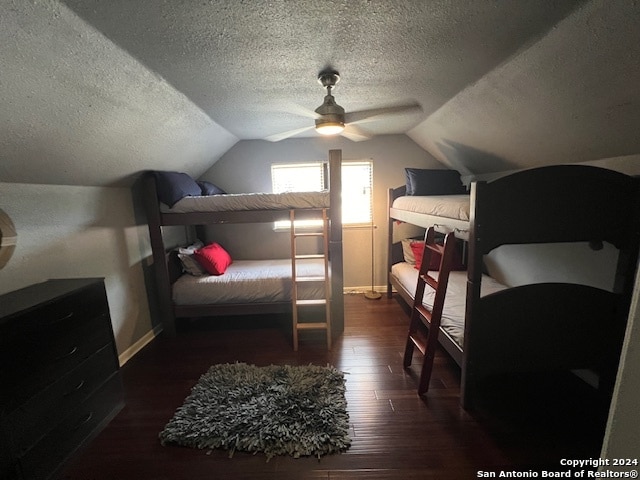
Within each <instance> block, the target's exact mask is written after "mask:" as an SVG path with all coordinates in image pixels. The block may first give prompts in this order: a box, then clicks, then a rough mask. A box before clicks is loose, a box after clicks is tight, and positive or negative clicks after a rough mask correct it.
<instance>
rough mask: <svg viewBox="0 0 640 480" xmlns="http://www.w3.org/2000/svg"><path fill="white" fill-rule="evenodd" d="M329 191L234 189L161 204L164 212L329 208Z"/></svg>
mask: <svg viewBox="0 0 640 480" xmlns="http://www.w3.org/2000/svg"><path fill="white" fill-rule="evenodd" d="M329 203H330V201H329V191H328V190H323V191H321V192H285V193H233V194H224V195H208V196H193V197H184V198H182V199H181V200H178V202H177V203H175V204H174V205H173V207H171V208H169V206H167V205H165V204H164V203H161V204H160V211H161V212H162V213H192V212H234V211H248V210H289V209H301V208H329Z"/></svg>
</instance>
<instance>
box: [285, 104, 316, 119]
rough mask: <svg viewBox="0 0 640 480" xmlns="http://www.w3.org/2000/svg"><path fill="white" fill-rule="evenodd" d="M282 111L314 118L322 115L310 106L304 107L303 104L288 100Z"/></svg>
mask: <svg viewBox="0 0 640 480" xmlns="http://www.w3.org/2000/svg"><path fill="white" fill-rule="evenodd" d="M282 111H283V112H286V113H292V114H294V115H299V116H301V117H307V118H313V119H316V118H319V117H320V115H319V114H318V113H316V112H315V111H313V110H311V109H310V108H307V107H303V106H302V105H298V104H297V103H289V102H287V103H286V104H285V105H284V106H283V108H282Z"/></svg>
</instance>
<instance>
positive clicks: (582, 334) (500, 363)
mask: <svg viewBox="0 0 640 480" xmlns="http://www.w3.org/2000/svg"><path fill="white" fill-rule="evenodd" d="M449 175H452V176H453V177H455V176H456V175H457V173H456V172H453V173H450V174H449ZM458 182H459V180H458ZM453 183H454V187H455V188H452V189H451V193H452V199H453V197H457V196H459V193H460V192H459V185H458V184H457V183H456V182H453ZM406 191H407V186H402V187H400V188H396V189H390V190H389V199H388V200H389V208H388V212H389V215H388V220H389V222H388V223H389V250H388V259H389V269H388V290H387V294H388V296H389V297H391V295H392V289H393V288H395V289H396V291H397V292H398V294H399V295H400V297H402V298H403V299H404V300H405V301H406V302H407V303H409V304H411V302H412V301H413V295H414V291H415V283H412V282H413V279H412V278H416V279H417V273H414V274H413V275H414V277H411V275H410V274H407V271H408V270H411V268H412V267H409V269H407V268H406V265H405V266H404V269H403V266H402V265H401V264H402V263H404V262H403V254H402V248H401V244H400V242H398V241H397V239H396V238H394V226H395V225H396V224H397V222H410V223H412V224H414V225H418V226H420V227H424V228H428V227H429V226H432V225H438V227H437V228H439V229H441V230H442V231H453V232H455V234H456V236H457V237H459V238H460V239H462V240H463V241H464V244H465V245H466V246H467V258H466V264H467V270H466V272H451V275H450V277H449V283H448V289H447V297H446V300H445V305H444V314H443V326H441V331H440V334H439V337H438V339H439V342H440V343H441V344H442V346H443V347H444V348H445V350H446V351H447V352H449V354H451V356H452V358H453V359H454V360H455V361H456V362H457V363H458V364H459V365H460V367H461V374H462V376H461V404H462V406H463V407H464V408H471V407H472V405H473V395H474V393H475V392H476V390H477V386H478V384H479V382H480V381H481V380H482V379H483V378H486V377H488V376H490V375H494V374H499V373H517V372H528V371H550V370H579V369H588V370H592V371H594V372H596V373H597V374H598V375H599V388H600V389H601V391H602V392H603V393H604V394H605V395H610V393H611V390H612V388H613V382H614V380H615V375H616V371H617V365H618V360H619V354H620V349H621V345H622V339H623V337H624V331H625V328H626V320H627V315H628V309H629V304H630V298H631V293H632V291H633V288H634V280H635V269H636V264H637V260H638V245H639V242H640V226H639V223H640V221H639V218H638V217H639V215H640V214H639V212H640V182H639V179H638V178H633V177H630V176H627V175H623V174H621V173H617V172H614V171H611V170H607V169H603V168H597V167H590V166H581V165H558V166H549V167H541V168H535V169H530V170H524V171H521V172H517V173H514V174H511V175H507V176H504V177H502V178H499V179H497V180H494V181H491V182H484V181H482V182H474V183H472V184H471V188H470V192H469V194H468V195H467V196H466V200H467V204H468V218H460V216H458V217H457V218H455V217H444V216H439V215H433V214H432V213H419V212H416V211H407V210H404V209H402V208H400V206H401V205H402V204H401V202H398V199H399V198H400V197H402V196H406V195H405V194H406ZM422 195H424V196H429V195H428V192H427V193H422ZM438 195H444V196H446V192H441V191H440V192H438ZM445 200H446V199H445ZM455 200H456V201H459V200H460V198H457V199H455ZM462 200H463V203H464V197H462ZM463 210H464V209H463ZM462 217H464V216H462ZM564 242H589V244H590V245H593V246H594V248H598V246H600V245H602V242H608V243H609V244H611V245H613V246H614V247H615V248H616V249H618V254H617V257H618V260H617V268H616V272H615V282H614V285H613V286H612V288H611V291H608V290H604V289H601V288H595V287H594V286H591V285H581V284H577V283H562V282H547V283H532V284H526V285H518V286H515V287H510V286H508V285H502V284H500V283H498V282H496V281H495V280H494V279H492V278H491V277H488V276H487V275H486V269H485V265H484V263H483V260H484V258H485V255H487V254H489V253H490V252H491V251H492V250H494V249H495V248H497V247H499V246H502V245H519V244H520V245H521V244H540V243H564ZM413 270H415V269H413ZM416 272H417V271H416ZM446 318H448V320H449V326H448V327H447V326H446V323H447V321H446V320H445V319H446ZM451 325H453V326H451Z"/></svg>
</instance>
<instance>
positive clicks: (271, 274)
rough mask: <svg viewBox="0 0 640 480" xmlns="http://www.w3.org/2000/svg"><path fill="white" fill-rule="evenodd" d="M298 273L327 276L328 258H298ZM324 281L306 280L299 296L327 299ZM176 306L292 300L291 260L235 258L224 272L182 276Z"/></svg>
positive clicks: (175, 294) (176, 285) (177, 285)
mask: <svg viewBox="0 0 640 480" xmlns="http://www.w3.org/2000/svg"><path fill="white" fill-rule="evenodd" d="M296 267H297V270H296V271H297V275H299V276H323V275H324V261H323V260H321V259H320V260H318V259H304V260H298V261H296ZM324 295H325V292H324V284H323V283H321V282H305V283H303V284H301V285H300V286H299V289H298V298H300V299H305V300H306V299H313V298H324ZM172 296H173V302H174V303H175V304H176V305H207V304H218V303H226V304H229V303H261V302H267V303H271V302H278V301H289V300H291V260H290V259H276V260H234V262H233V263H232V264H231V265H229V268H228V269H227V271H226V272H225V273H224V274H223V275H218V276H215V275H210V276H203V277H195V276H193V275H188V274H185V275H182V276H181V277H180V278H179V279H178V280H177V281H176V282H175V283H174V284H173V293H172Z"/></svg>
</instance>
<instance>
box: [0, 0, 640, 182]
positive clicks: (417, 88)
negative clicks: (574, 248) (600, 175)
mask: <svg viewBox="0 0 640 480" xmlns="http://www.w3.org/2000/svg"><path fill="white" fill-rule="evenodd" d="M638 24H640V6H639V5H638V4H637V2H635V1H633V0H620V1H616V2H610V1H607V0H590V1H586V0H585V1H566V0H527V1H513V0H491V1H490V0H482V1H477V0H442V1H424V0H413V1H406V0H405V1H393V2H391V1H387V0H342V1H335V0H323V1H317V0H313V1H312V0H251V1H249V0H247V1H241V0H209V1H207V0H199V1H196V0H172V1H168V0H167V1H159V0H136V1H130V0H110V1H100V0H64V1H56V0H47V1H45V0H40V1H35V0H29V1H27V0H0V41H1V42H2V45H3V48H2V49H0V62H1V64H2V72H1V73H0V75H1V77H0V102H1V105H0V147H1V148H0V160H1V162H0V181H8V182H28V183H59V184H85V185H105V184H107V185H121V184H127V182H128V181H130V178H131V176H132V175H133V174H135V173H136V172H138V171H140V170H143V169H149V168H153V169H179V170H183V171H188V172H189V173H191V174H193V175H196V176H197V175H199V174H200V173H202V172H204V171H205V170H206V169H207V168H208V167H210V166H211V165H212V164H213V163H215V161H217V160H218V159H219V158H220V157H221V156H222V155H223V154H224V153H225V152H226V151H227V150H228V149H229V148H231V147H232V146H233V145H234V144H235V143H236V142H237V141H242V140H253V139H262V138H264V137H266V136H268V135H272V134H276V133H280V132H283V131H287V130H291V129H296V128H301V127H305V126H307V125H308V124H309V122H312V120H311V119H309V118H305V117H302V116H299V115H295V114H293V113H291V107H292V105H300V106H303V107H305V108H307V109H314V108H316V107H317V106H318V105H319V104H320V103H321V102H322V98H323V95H324V92H323V90H322V88H321V87H320V86H319V85H318V83H317V82H316V77H317V74H318V72H319V71H320V70H322V69H323V68H326V67H333V68H335V69H337V70H338V71H339V72H340V74H341V81H340V83H339V84H338V86H337V88H336V89H335V91H334V94H335V97H336V100H337V101H338V103H340V104H341V105H342V106H343V107H345V109H346V110H347V111H356V110H362V109H369V108H378V107H384V106H393V105H399V104H404V103H407V102H411V101H417V102H418V103H420V105H421V106H422V110H423V112H422V113H421V114H417V115H416V114H414V115H407V116H400V117H395V118H392V119H386V120H384V121H380V122H373V123H369V124H367V125H366V129H367V130H368V131H369V132H371V133H373V134H377V135H382V134H397V133H407V134H408V135H409V136H410V137H411V138H412V139H413V140H414V141H415V142H416V143H417V144H419V145H420V146H422V147H423V148H424V149H425V150H427V151H429V152H430V153H431V154H432V155H433V156H435V157H436V158H438V159H439V160H440V161H442V162H443V163H445V164H447V165H449V166H451V167H453V168H456V169H458V170H460V171H461V172H462V173H466V174H468V173H479V174H482V173H488V172H495V171H503V170H509V169H516V168H524V167H528V166H535V165H542V164H549V163H565V162H583V161H590V160H597V159H603V158H611V157H625V156H629V157H630V158H637V155H638V154H640V135H638V134H637V131H638V127H639V126H640V89H639V88H638V85H640V29H638V28H637V25H638ZM303 135H316V134H315V132H313V131H312V130H311V131H309V132H306V133H305V134H303ZM285 142H286V140H285ZM268 145H269V144H268V142H265V148H268Z"/></svg>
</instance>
